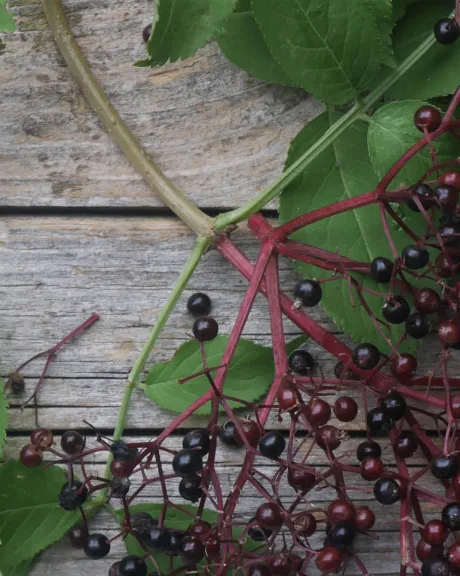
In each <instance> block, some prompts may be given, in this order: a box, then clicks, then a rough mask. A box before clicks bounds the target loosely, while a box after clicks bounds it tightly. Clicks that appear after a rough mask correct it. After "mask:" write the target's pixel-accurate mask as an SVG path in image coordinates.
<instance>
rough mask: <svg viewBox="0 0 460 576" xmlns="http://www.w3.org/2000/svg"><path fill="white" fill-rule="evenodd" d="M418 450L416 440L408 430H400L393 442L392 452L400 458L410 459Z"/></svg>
mask: <svg viewBox="0 0 460 576" xmlns="http://www.w3.org/2000/svg"><path fill="white" fill-rule="evenodd" d="M417 449H418V438H417V436H416V435H415V434H414V433H413V432H411V431H410V430H402V431H401V432H400V433H399V435H398V437H397V438H396V439H395V440H394V442H393V450H394V451H395V453H396V455H397V456H400V457H401V458H410V457H411V456H413V455H414V454H415V453H416V452H417Z"/></svg>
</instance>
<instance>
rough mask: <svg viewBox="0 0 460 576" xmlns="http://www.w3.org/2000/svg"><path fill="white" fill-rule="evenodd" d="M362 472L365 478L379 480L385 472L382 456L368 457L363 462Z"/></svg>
mask: <svg viewBox="0 0 460 576" xmlns="http://www.w3.org/2000/svg"><path fill="white" fill-rule="evenodd" d="M360 472H361V476H362V477H363V478H364V480H368V481H374V480H378V479H379V478H381V476H382V474H383V462H382V461H381V460H380V458H366V459H365V460H363V461H362V462H361V466H360Z"/></svg>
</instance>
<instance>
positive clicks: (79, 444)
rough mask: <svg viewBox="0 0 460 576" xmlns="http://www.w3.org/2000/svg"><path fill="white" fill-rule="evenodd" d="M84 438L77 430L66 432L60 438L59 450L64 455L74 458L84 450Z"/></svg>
mask: <svg viewBox="0 0 460 576" xmlns="http://www.w3.org/2000/svg"><path fill="white" fill-rule="evenodd" d="M85 443H86V441H85V438H84V436H82V434H80V432H77V430H68V431H67V432H64V434H63V435H62V437H61V448H62V449H63V450H64V452H65V453H66V454H69V455H70V456H74V455H75V454H80V452H83V450H84V449H85Z"/></svg>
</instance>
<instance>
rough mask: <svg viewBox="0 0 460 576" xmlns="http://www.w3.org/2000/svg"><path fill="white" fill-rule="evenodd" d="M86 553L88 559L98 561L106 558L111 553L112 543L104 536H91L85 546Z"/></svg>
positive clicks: (95, 534) (96, 534)
mask: <svg viewBox="0 0 460 576" xmlns="http://www.w3.org/2000/svg"><path fill="white" fill-rule="evenodd" d="M83 548H84V552H85V554H86V556H88V558H92V559H94V560H98V559H100V558H105V557H106V556H107V554H108V553H109V552H110V542H109V541H108V539H107V536H105V535H104V534H98V533H97V532H96V533H94V534H90V535H89V536H88V538H87V539H86V542H85V545H84V547H83Z"/></svg>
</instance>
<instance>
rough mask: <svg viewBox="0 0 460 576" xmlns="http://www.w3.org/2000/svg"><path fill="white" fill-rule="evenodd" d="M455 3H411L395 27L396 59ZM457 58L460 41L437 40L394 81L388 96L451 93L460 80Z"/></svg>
mask: <svg viewBox="0 0 460 576" xmlns="http://www.w3.org/2000/svg"><path fill="white" fill-rule="evenodd" d="M454 7H455V2H454V1H453V0H436V2H432V1H431V0H429V1H427V2H417V3H416V4H414V5H412V6H410V7H409V9H408V11H407V14H406V15H405V17H404V18H403V19H402V20H400V22H399V23H398V25H397V27H396V29H395V31H394V36H393V46H394V51H395V55H396V60H397V61H398V63H400V62H402V61H403V60H404V59H405V58H407V56H409V54H411V53H412V52H413V51H414V50H415V49H416V48H417V47H418V46H419V45H420V44H422V42H424V41H425V40H426V39H427V37H428V36H429V35H430V34H432V33H433V26H434V24H435V23H436V22H437V21H438V20H439V19H440V18H445V17H447V16H449V14H450V13H451V12H452V10H453V9H454ZM459 61H460V42H456V43H455V44H453V45H451V46H443V45H441V44H437V43H436V44H435V45H434V46H433V47H432V48H430V50H429V51H428V52H427V53H425V54H424V55H423V58H420V60H419V61H418V62H416V63H415V64H414V65H413V66H412V68H411V69H410V70H409V71H408V72H406V74H404V75H403V76H402V77H401V79H400V80H398V81H397V82H396V83H395V84H393V86H392V87H391V88H390V89H389V90H388V92H387V96H389V97H390V98H393V99H395V100H404V99H409V98H416V99H419V100H427V99H429V98H434V97H435V96H444V95H446V94H451V93H452V92H455V90H456V89H457V87H458V85H459V84H460V66H459V65H458V63H459Z"/></svg>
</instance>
